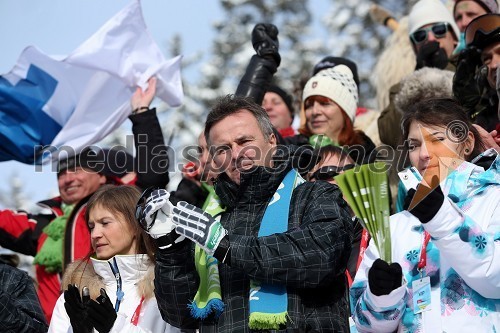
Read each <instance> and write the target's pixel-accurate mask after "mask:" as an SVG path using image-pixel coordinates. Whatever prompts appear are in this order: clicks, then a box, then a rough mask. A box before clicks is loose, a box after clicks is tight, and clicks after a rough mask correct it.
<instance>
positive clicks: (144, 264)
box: [49, 254, 181, 333]
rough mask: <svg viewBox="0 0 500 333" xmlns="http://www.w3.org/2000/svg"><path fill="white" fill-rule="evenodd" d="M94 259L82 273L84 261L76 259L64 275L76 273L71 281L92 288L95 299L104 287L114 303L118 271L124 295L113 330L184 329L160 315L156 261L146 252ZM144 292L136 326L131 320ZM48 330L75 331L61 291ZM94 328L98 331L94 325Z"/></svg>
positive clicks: (133, 332)
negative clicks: (155, 284)
mask: <svg viewBox="0 0 500 333" xmlns="http://www.w3.org/2000/svg"><path fill="white" fill-rule="evenodd" d="M91 263H92V266H93V268H94V269H93V270H92V269H90V270H89V269H88V268H83V271H84V272H83V273H82V265H81V262H77V263H75V264H77V267H76V269H75V267H74V266H75V264H73V265H74V266H73V267H72V268H73V269H71V268H69V271H67V272H66V273H65V276H66V274H68V275H73V277H69V281H68V282H73V283H76V284H77V285H78V287H79V288H81V287H83V286H88V287H89V288H90V289H91V297H92V298H94V299H95V296H97V295H99V288H100V287H104V288H105V290H106V293H107V294H108V296H109V298H110V300H111V303H112V304H116V299H117V291H118V283H117V281H118V280H117V278H116V276H117V275H115V274H116V273H118V274H119V275H118V276H119V279H120V280H121V286H122V287H121V291H122V292H123V298H122V300H121V301H120V307H119V310H118V313H117V318H116V321H115V324H114V326H113V327H112V329H111V331H110V333H118V332H127V333H139V332H141V333H142V332H144V333H146V332H148V333H150V332H151V333H156V332H162V333H163V332H165V333H167V332H168V333H173V332H181V330H179V329H178V328H175V327H173V326H171V325H169V324H167V323H166V322H165V321H164V320H163V319H162V318H161V315H160V311H159V310H158V305H157V303H156V298H154V294H153V284H152V283H153V278H154V273H153V265H152V264H151V263H150V261H149V260H148V258H147V256H146V255H143V254H139V255H118V256H115V257H113V258H111V259H109V260H98V259H94V258H91ZM89 266H90V265H89ZM83 267H84V265H83ZM75 272H76V273H75ZM82 276H83V277H82ZM65 280H66V278H65ZM79 282H80V283H79ZM64 283H65V282H64V281H63V286H64V287H65V288H66V287H67V283H66V284H64ZM143 296H145V298H144V301H143V303H142V305H141V308H140V315H139V320H138V322H137V326H136V325H134V324H133V323H132V322H131V318H132V316H133V314H134V312H135V311H136V309H137V307H138V306H139V304H140V302H141V297H143ZM49 332H50V333H71V332H73V329H72V327H71V323H70V320H69V317H68V314H67V313H66V309H65V308H64V295H63V294H61V296H60V297H59V299H58V300H57V303H56V306H55V308H54V313H53V315H52V320H51V322H50V327H49ZM94 332H97V331H96V330H95V329H94Z"/></svg>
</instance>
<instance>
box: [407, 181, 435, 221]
mask: <svg viewBox="0 0 500 333" xmlns="http://www.w3.org/2000/svg"><path fill="white" fill-rule="evenodd" d="M421 186H422V187H423V188H420V187H421ZM416 193H419V194H418V196H419V197H421V196H422V195H425V194H427V193H429V194H427V196H425V197H424V198H423V199H421V200H419V202H417V203H416V205H415V207H413V208H412V209H411V210H408V208H409V206H410V203H411V201H412V200H413V198H414V197H415V194H416ZM421 194H422V195H421ZM443 202H444V194H443V191H442V190H441V186H439V179H438V177H437V176H434V177H433V178H432V180H431V187H430V188H429V187H426V186H424V185H419V186H418V187H417V191H415V190H414V189H410V190H409V191H408V193H407V194H406V197H405V201H404V204H403V208H404V209H405V210H408V212H409V213H410V214H412V215H413V216H415V217H416V218H418V219H419V220H420V222H422V223H427V222H429V221H430V220H432V218H433V217H434V216H435V215H436V214H437V212H438V211H439V209H440V208H441V206H442V205H443Z"/></svg>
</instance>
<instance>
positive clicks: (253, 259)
mask: <svg viewBox="0 0 500 333" xmlns="http://www.w3.org/2000/svg"><path fill="white" fill-rule="evenodd" d="M276 155H278V153H277V154H276ZM276 155H275V161H276V160H277V158H276ZM280 159H281V161H284V162H281V163H279V162H275V165H276V164H277V165H278V166H277V167H275V168H274V169H271V168H264V167H255V168H254V169H253V170H252V172H251V173H246V174H244V175H242V180H241V185H240V186H237V185H236V184H235V183H233V182H231V181H230V180H229V178H228V177H227V176H226V175H225V174H224V175H221V176H220V177H219V180H218V182H217V185H216V193H217V194H218V195H219V197H220V199H221V201H222V203H223V204H224V205H225V206H226V207H227V210H226V212H225V213H223V214H222V215H221V220H220V221H221V224H222V225H223V226H224V228H226V230H227V231H228V234H229V242H230V244H231V258H230V262H231V266H228V265H224V264H219V272H220V281H221V287H222V299H223V301H224V303H225V310H224V312H223V313H222V315H221V316H220V317H219V319H218V321H216V322H215V323H214V322H210V321H206V322H201V323H198V322H195V321H194V320H193V318H192V317H191V316H190V314H189V309H188V307H187V305H188V304H189V303H190V301H191V300H192V299H193V297H194V295H195V293H196V290H197V288H198V276H197V273H196V271H195V268H194V262H193V246H192V244H190V243H189V242H185V243H184V244H183V245H181V246H180V247H179V248H177V249H174V250H171V251H170V252H160V253H158V256H157V263H156V272H155V293H156V297H157V301H158V306H159V308H160V311H161V313H162V315H163V318H164V319H165V320H166V321H167V322H168V323H170V324H171V325H174V326H177V327H182V328H196V327H198V326H199V328H200V329H201V332H207V331H214V332H249V331H250V330H249V328H248V322H249V304H248V299H249V289H250V279H253V280H258V281H262V282H265V283H275V284H283V285H285V286H286V287H287V293H288V315H289V320H288V322H287V325H286V331H287V332H312V331H315V332H347V331H348V325H347V320H348V316H349V310H348V302H347V298H346V291H347V283H346V278H345V274H344V272H345V269H346V264H347V260H348V257H349V254H350V251H351V241H352V237H353V235H352V234H353V231H352V222H351V217H350V213H349V210H348V208H347V204H346V202H345V201H344V200H343V199H342V195H341V192H340V190H339V189H338V187H337V186H335V185H331V184H329V183H327V182H314V183H304V184H302V185H299V186H298V187H297V188H296V189H295V190H294V192H293V194H292V198H291V202H290V210H289V217H288V231H287V232H285V233H278V234H274V235H271V236H266V237H257V234H258V231H259V227H260V223H261V219H262V217H263V215H264V212H265V210H266V207H267V205H268V203H269V201H270V199H271V197H272V196H273V194H274V192H275V191H276V189H277V187H278V186H279V184H280V183H281V182H282V180H283V178H284V177H285V175H286V173H287V172H288V171H289V170H290V168H291V162H290V161H289V160H288V158H287V157H285V156H282V157H281V158H280Z"/></svg>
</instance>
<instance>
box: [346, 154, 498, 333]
mask: <svg viewBox="0 0 500 333" xmlns="http://www.w3.org/2000/svg"><path fill="white" fill-rule="evenodd" d="M499 170H500V157H498V156H497V157H496V160H495V161H494V162H493V164H492V165H491V167H490V168H489V169H488V170H487V171H484V169H483V168H481V167H478V166H476V165H474V164H471V163H467V162H464V163H463V164H462V165H460V166H459V168H457V170H456V172H454V173H453V174H451V175H450V176H449V177H448V178H447V180H445V182H444V183H442V184H441V187H442V189H443V192H444V193H445V194H446V195H447V196H448V197H447V198H445V200H444V203H443V205H442V206H441V208H440V209H439V211H438V213H437V214H436V215H435V216H434V218H433V219H432V220H431V221H429V222H428V223H425V224H424V223H421V222H420V221H419V220H418V219H417V218H416V217H414V216H413V215H412V214H410V213H408V212H407V211H403V212H400V213H398V214H395V215H393V216H391V219H390V223H391V242H392V251H391V252H392V261H393V262H398V263H399V264H400V265H401V267H402V269H403V285H402V286H401V287H399V288H397V289H395V290H393V291H392V292H391V293H390V294H389V295H382V296H375V295H373V294H372V292H371V291H370V288H369V286H368V281H367V280H368V278H367V276H368V270H369V269H370V267H371V266H372V264H373V262H374V261H375V260H376V259H377V258H379V257H380V255H379V254H378V251H377V249H376V247H375V245H374V243H373V242H371V243H370V245H369V247H368V249H367V251H366V253H365V256H364V258H363V261H362V263H361V265H360V267H359V270H358V272H357V274H356V278H355V280H354V283H353V285H352V288H351V291H350V294H351V309H352V314H353V319H354V321H355V323H356V329H357V330H358V332H394V331H398V332H415V333H416V332H449V333H451V332H499V331H500V174H499ZM452 199H453V200H452ZM424 229H425V231H427V232H428V233H429V234H430V235H431V240H430V242H429V243H428V245H427V247H426V252H427V265H426V267H425V275H426V276H429V277H430V282H431V310H429V311H426V312H423V313H420V314H414V311H413V309H414V307H413V294H412V282H413V281H415V280H419V279H420V273H419V272H418V269H417V264H418V261H419V259H420V252H421V250H420V249H421V247H422V243H423V239H424V236H423V235H424Z"/></svg>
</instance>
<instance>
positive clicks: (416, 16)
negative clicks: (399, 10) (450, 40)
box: [408, 0, 460, 40]
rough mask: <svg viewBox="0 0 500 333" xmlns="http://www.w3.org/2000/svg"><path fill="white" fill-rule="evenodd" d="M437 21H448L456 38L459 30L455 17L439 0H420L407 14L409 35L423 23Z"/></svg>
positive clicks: (458, 35)
mask: <svg viewBox="0 0 500 333" xmlns="http://www.w3.org/2000/svg"><path fill="white" fill-rule="evenodd" d="M437 22H444V23H448V24H449V25H450V26H451V28H452V30H453V33H454V34H455V38H456V39H457V40H458V38H459V37H460V30H458V26H457V24H456V23H455V19H454V18H453V15H452V13H451V12H450V11H449V10H448V8H446V6H445V5H444V4H443V3H442V2H441V1H439V0H420V1H418V2H417V3H416V4H415V5H413V7H412V9H411V11H410V15H409V22H408V33H409V34H410V35H411V34H412V33H414V32H415V31H417V30H418V29H420V28H422V27H423V26H424V25H427V24H432V23H437Z"/></svg>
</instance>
